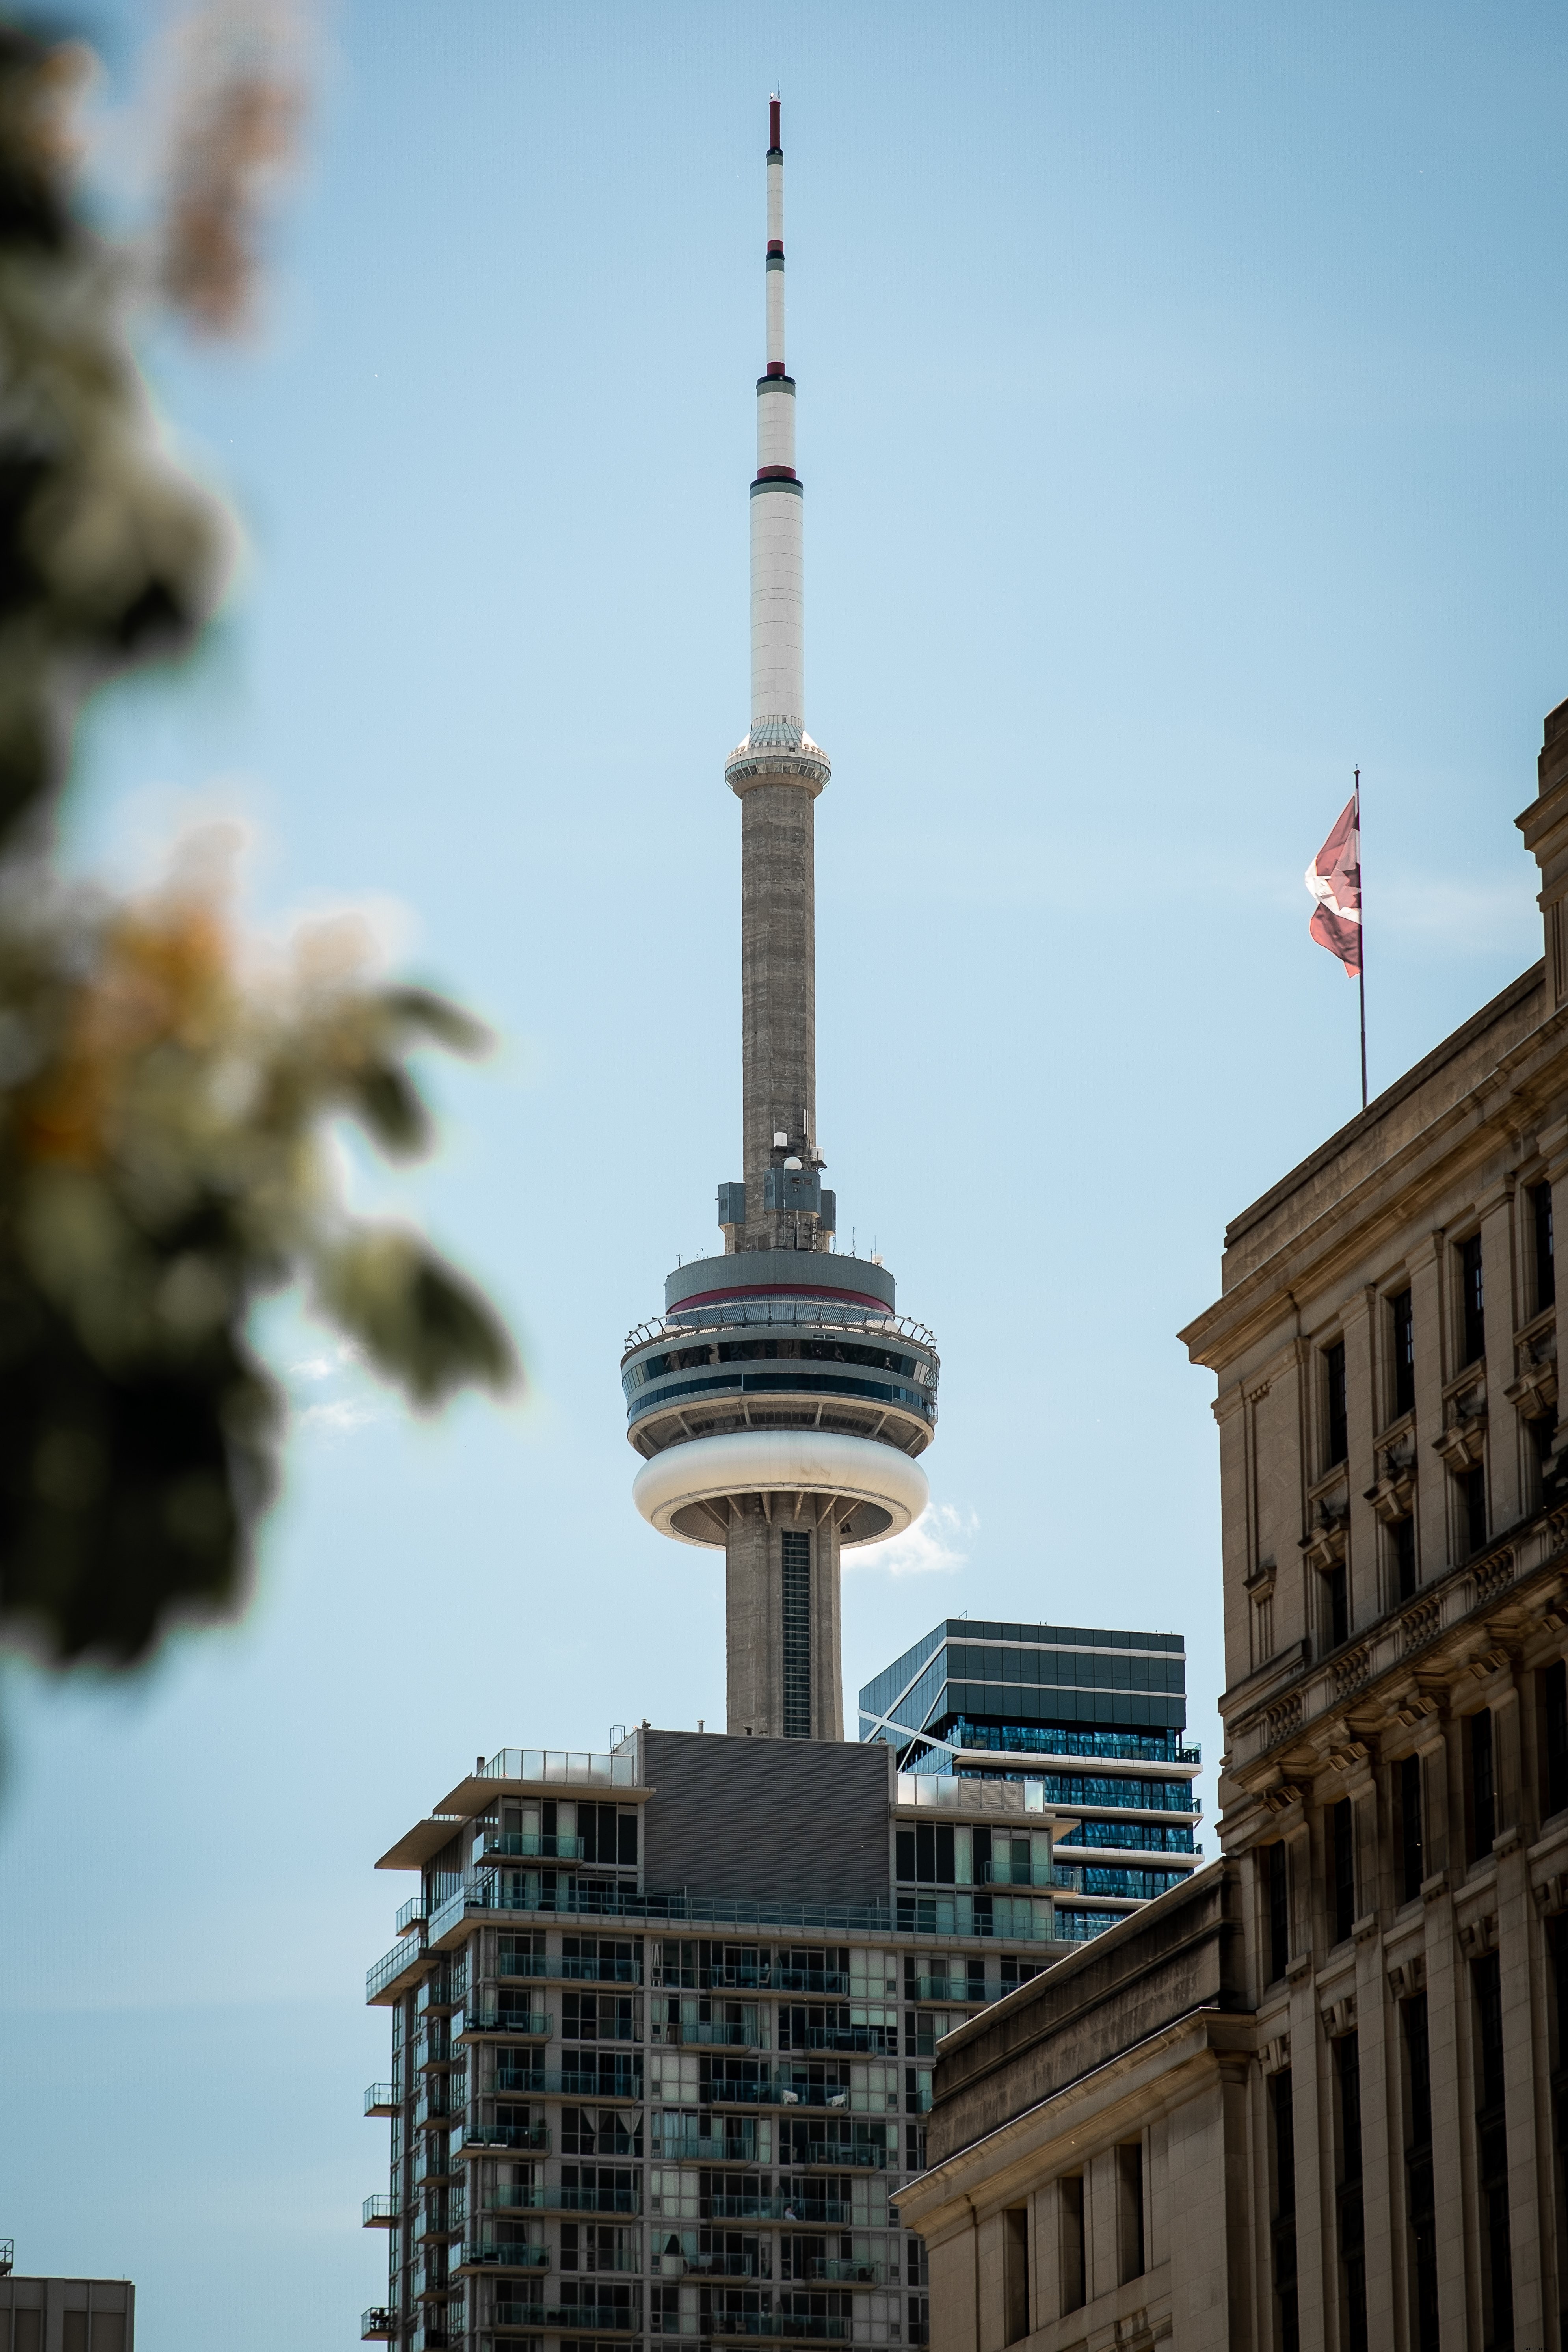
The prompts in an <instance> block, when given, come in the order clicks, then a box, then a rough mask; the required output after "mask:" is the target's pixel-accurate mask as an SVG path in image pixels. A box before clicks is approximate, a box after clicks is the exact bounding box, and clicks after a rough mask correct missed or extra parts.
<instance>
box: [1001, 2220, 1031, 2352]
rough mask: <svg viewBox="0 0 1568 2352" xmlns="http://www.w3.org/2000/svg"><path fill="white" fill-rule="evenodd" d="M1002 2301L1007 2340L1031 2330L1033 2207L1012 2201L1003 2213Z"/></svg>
mask: <svg viewBox="0 0 1568 2352" xmlns="http://www.w3.org/2000/svg"><path fill="white" fill-rule="evenodd" d="M1002 2304H1003V2322H1004V2334H1003V2339H1002V2340H1003V2342H1004V2343H1005V2344H1019V2343H1022V2341H1023V2339H1024V2337H1025V2336H1027V2334H1028V2333H1029V2209H1028V2207H1027V2206H1026V2205H1009V2206H1008V2208H1007V2209H1006V2210H1005V2213H1004V2214H1003V2216H1002Z"/></svg>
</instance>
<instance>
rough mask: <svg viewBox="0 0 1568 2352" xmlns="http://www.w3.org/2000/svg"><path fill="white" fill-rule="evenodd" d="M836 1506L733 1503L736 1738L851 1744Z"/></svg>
mask: <svg viewBox="0 0 1568 2352" xmlns="http://www.w3.org/2000/svg"><path fill="white" fill-rule="evenodd" d="M836 1502H837V1497H836V1496H831V1495H800V1496H786V1495H769V1496H757V1495H746V1496H731V1500H730V1533H729V1538H728V1540H727V1541H726V1543H725V1547H724V1599H725V1624H726V1632H727V1651H728V1655H727V1661H726V1664H727V1685H728V1690H727V1697H728V1706H727V1728H728V1729H729V1730H730V1732H731V1734H732V1735H734V1736H735V1737H736V1738H744V1737H745V1736H746V1735H747V1734H748V1733H751V1734H752V1736H753V1737H755V1738H759V1739H842V1738H843V1737H844V1698H843V1662H842V1643H841V1637H840V1614H839V1591H838V1586H839V1536H838V1524H837V1509H836V1508H835V1505H836Z"/></svg>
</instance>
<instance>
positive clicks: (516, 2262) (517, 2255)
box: [458, 2238, 550, 2271]
mask: <svg viewBox="0 0 1568 2352" xmlns="http://www.w3.org/2000/svg"><path fill="white" fill-rule="evenodd" d="M458 2259H459V2261H460V2263H461V2265H462V2267H463V2269H465V2270H479V2269H483V2270H507V2271H547V2270H548V2269H549V2268H550V2249H549V2247H548V2246H542V2245H534V2244H532V2243H525V2242H523V2241H522V2240H521V2239H515V2238H470V2239H469V2240H468V2243H467V2244H466V2245H465V2246H464V2247H463V2248H462V2250H461V2252H460V2255H459V2258H458Z"/></svg>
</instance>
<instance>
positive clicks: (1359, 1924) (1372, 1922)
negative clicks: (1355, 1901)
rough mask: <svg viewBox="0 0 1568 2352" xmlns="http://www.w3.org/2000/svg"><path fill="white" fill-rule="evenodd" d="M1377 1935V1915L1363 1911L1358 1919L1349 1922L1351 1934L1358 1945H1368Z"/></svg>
mask: <svg viewBox="0 0 1568 2352" xmlns="http://www.w3.org/2000/svg"><path fill="white" fill-rule="evenodd" d="M1376 1933H1377V1914H1376V1912H1375V1911H1363V1913H1362V1915H1361V1917H1360V1918H1359V1919H1352V1922H1351V1934H1352V1937H1353V1938H1354V1940H1355V1941H1356V1942H1357V1943H1358V1944H1370V1943H1371V1941H1372V1939H1373V1937H1374V1936H1375V1935H1376Z"/></svg>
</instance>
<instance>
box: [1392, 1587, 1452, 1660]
mask: <svg viewBox="0 0 1568 2352" xmlns="http://www.w3.org/2000/svg"><path fill="white" fill-rule="evenodd" d="M1442 1630H1443V1604H1442V1602H1441V1601H1438V1600H1437V1599H1436V1598H1434V1599H1432V1600H1431V1601H1417V1602H1416V1603H1415V1607H1414V1608H1413V1609H1407V1610H1406V1611H1405V1613H1404V1615H1403V1616H1402V1617H1401V1618H1400V1621H1399V1645H1400V1648H1401V1649H1402V1650H1403V1651H1404V1653H1405V1656H1406V1657H1408V1656H1409V1655H1410V1653H1411V1652H1412V1650H1424V1649H1425V1648H1426V1644H1427V1643H1428V1642H1430V1641H1433V1640H1435V1639H1436V1636H1437V1634H1439V1633H1441V1632H1442Z"/></svg>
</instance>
